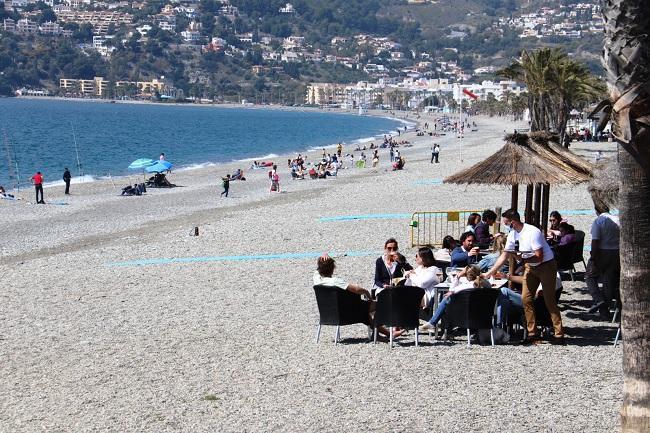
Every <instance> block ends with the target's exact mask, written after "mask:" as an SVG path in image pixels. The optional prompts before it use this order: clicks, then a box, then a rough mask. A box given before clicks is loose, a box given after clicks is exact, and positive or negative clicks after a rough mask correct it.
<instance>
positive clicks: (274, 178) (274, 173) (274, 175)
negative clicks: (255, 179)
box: [269, 149, 324, 192]
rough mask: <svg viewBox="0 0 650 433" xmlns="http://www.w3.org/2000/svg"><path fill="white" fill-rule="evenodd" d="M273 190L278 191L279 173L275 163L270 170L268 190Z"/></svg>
mask: <svg viewBox="0 0 650 433" xmlns="http://www.w3.org/2000/svg"><path fill="white" fill-rule="evenodd" d="M323 150H324V149H323ZM273 191H276V192H280V175H279V174H278V166H277V165H274V166H273V170H271V190H270V191H269V192H273Z"/></svg>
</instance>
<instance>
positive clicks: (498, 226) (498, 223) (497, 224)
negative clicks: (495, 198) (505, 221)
mask: <svg viewBox="0 0 650 433" xmlns="http://www.w3.org/2000/svg"><path fill="white" fill-rule="evenodd" d="M501 212H502V210H501V206H497V207H496V209H494V213H496V214H497V219H496V221H495V222H494V234H497V233H499V232H500V231H501Z"/></svg>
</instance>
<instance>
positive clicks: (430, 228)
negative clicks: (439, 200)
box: [409, 210, 483, 248]
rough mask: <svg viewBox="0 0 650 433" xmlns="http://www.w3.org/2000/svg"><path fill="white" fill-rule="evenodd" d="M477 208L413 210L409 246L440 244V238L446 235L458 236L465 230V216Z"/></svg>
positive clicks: (437, 245)
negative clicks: (433, 210)
mask: <svg viewBox="0 0 650 433" xmlns="http://www.w3.org/2000/svg"><path fill="white" fill-rule="evenodd" d="M473 212H476V213H478V214H479V215H480V214H481V213H482V212H483V211H479V210H449V211H435V212H415V213H413V216H412V217H411V222H410V223H409V225H410V226H411V247H425V246H426V247H436V248H439V247H441V246H442V239H443V238H444V237H445V236H447V235H452V236H453V237H454V238H456V239H458V237H459V236H460V235H461V234H462V233H463V232H464V231H465V226H466V225H467V218H468V217H469V215H470V214H471V213H473Z"/></svg>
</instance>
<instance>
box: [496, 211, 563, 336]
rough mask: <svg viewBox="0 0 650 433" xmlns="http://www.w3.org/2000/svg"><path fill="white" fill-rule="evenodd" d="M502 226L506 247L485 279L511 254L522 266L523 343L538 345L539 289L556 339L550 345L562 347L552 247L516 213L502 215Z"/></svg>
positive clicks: (555, 264) (555, 270) (555, 268)
mask: <svg viewBox="0 0 650 433" xmlns="http://www.w3.org/2000/svg"><path fill="white" fill-rule="evenodd" d="M501 222H502V224H503V225H504V226H506V227H510V228H511V230H510V233H508V238H507V240H506V246H505V249H504V250H503V252H502V253H501V256H500V257H499V258H498V259H497V261H496V263H495V264H494V266H492V269H490V270H489V271H488V272H487V273H486V274H485V275H484V277H485V278H489V277H491V276H492V275H494V274H495V273H496V272H497V271H498V270H499V269H501V267H502V266H503V264H504V263H505V262H506V260H507V259H508V257H509V256H510V255H511V254H515V255H517V258H518V259H519V260H520V261H522V262H523V263H524V275H523V284H522V286H523V288H522V292H521V298H522V302H523V304H524V314H525V316H526V325H527V328H528V339H527V341H526V342H525V343H532V344H535V343H536V342H538V341H539V337H538V335H537V325H536V323H535V291H536V290H537V287H538V286H539V285H540V283H541V285H542V293H543V295H544V303H545V304H546V308H547V309H548V312H549V313H550V314H551V321H552V322H553V331H554V334H555V337H554V338H553V339H551V343H554V344H564V331H563V330H562V317H561V315H560V309H559V308H558V307H557V302H556V301H555V275H556V274H557V263H556V262H555V258H554V256H553V251H552V250H551V247H549V246H548V243H546V239H544V234H543V233H542V232H541V231H540V230H539V229H538V228H537V227H535V226H532V225H530V224H524V223H522V222H521V217H520V216H519V212H517V211H516V210H514V209H508V210H507V211H505V212H504V213H503V215H502V220H501Z"/></svg>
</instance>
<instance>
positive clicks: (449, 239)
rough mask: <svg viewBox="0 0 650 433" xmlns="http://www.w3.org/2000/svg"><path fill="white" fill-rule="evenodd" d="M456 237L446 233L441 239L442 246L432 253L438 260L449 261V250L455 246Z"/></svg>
mask: <svg viewBox="0 0 650 433" xmlns="http://www.w3.org/2000/svg"><path fill="white" fill-rule="evenodd" d="M457 243H458V242H456V239H454V237H453V236H451V235H447V236H445V237H444V238H443V239H442V248H440V249H439V250H437V251H436V252H435V253H434V255H433V256H434V257H435V259H436V260H437V261H439V262H451V252H452V251H453V250H454V249H455V248H456V244H457Z"/></svg>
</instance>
